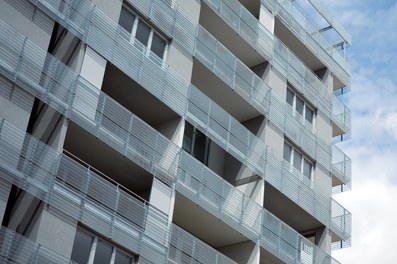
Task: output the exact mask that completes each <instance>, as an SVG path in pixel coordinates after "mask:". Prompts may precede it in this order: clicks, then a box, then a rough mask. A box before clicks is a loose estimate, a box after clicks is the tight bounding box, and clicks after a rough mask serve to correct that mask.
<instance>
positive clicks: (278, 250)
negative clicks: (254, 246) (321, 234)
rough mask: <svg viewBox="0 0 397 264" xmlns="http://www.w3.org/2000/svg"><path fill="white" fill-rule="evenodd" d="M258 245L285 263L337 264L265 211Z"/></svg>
mask: <svg viewBox="0 0 397 264" xmlns="http://www.w3.org/2000/svg"><path fill="white" fill-rule="evenodd" d="M280 238H281V239H280ZM260 244H261V246H262V247H264V248H266V249H267V250H268V251H269V252H271V253H272V254H273V255H274V256H276V257H277V258H279V259H281V260H282V261H284V262H285V263H305V264H306V263H307V264H310V263H329V264H337V263H339V262H338V261H337V260H335V259H334V258H332V257H331V256H330V255H328V254H327V253H325V252H324V251H322V250H320V249H319V248H318V247H317V246H315V245H314V244H313V243H311V242H310V241H308V240H307V239H306V238H305V237H304V236H302V235H300V234H299V233H296V232H294V230H293V229H292V228H291V227H289V226H287V225H286V224H284V223H283V222H281V221H280V220H278V219H277V217H275V216H274V215H273V214H271V213H270V212H266V211H264V214H263V224H262V236H261V239H260Z"/></svg>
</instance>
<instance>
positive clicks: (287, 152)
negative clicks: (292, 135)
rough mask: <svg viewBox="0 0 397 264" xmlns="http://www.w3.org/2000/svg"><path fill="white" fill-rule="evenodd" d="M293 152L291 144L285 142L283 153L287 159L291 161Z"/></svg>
mask: <svg viewBox="0 0 397 264" xmlns="http://www.w3.org/2000/svg"><path fill="white" fill-rule="evenodd" d="M291 154H292V147H291V146H290V145H288V144H287V143H284V153H283V157H284V159H285V160H286V161H288V162H290V161H291Z"/></svg>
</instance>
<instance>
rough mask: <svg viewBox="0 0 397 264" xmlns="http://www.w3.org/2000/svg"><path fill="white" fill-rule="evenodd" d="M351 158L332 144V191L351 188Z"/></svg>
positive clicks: (337, 191) (336, 191)
mask: <svg viewBox="0 0 397 264" xmlns="http://www.w3.org/2000/svg"><path fill="white" fill-rule="evenodd" d="M351 177H352V164H351V159H350V158H349V157H348V156H347V155H346V154H345V153H343V152H342V150H340V149H339V148H338V147H337V146H336V145H332V187H333V190H332V191H333V193H334V194H335V193H339V192H343V191H348V190H350V188H351Z"/></svg>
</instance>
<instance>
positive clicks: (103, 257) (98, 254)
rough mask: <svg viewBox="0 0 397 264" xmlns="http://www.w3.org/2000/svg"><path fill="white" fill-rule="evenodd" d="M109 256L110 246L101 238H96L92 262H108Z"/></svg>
mask: <svg viewBox="0 0 397 264" xmlns="http://www.w3.org/2000/svg"><path fill="white" fill-rule="evenodd" d="M111 257H112V246H111V245H109V244H108V243H106V242H104V241H102V240H98V243H97V246H96V250H95V258H94V264H109V263H110V259H111Z"/></svg>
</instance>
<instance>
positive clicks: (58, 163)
mask: <svg viewBox="0 0 397 264" xmlns="http://www.w3.org/2000/svg"><path fill="white" fill-rule="evenodd" d="M0 124H1V126H0V146H1V148H0V170H1V172H2V173H1V177H2V178H3V179H4V180H7V181H9V182H11V183H13V184H15V185H16V186H18V187H20V188H22V189H24V190H26V191H28V192H29V193H31V194H33V195H35V196H36V197H37V198H39V199H41V200H43V201H44V202H46V203H48V204H50V205H51V206H54V207H55V208H57V209H58V210H61V211H63V212H67V213H68V215H69V216H71V217H73V218H74V219H76V220H78V221H80V222H82V223H84V224H85V225H87V226H89V227H90V228H93V229H94V230H95V231H97V232H98V233H100V234H102V235H104V236H107V237H108V238H110V239H112V240H113V241H115V242H117V243H119V244H122V245H124V246H126V247H127V248H128V249H130V250H132V251H133V252H136V253H141V254H144V255H143V256H144V257H145V258H147V259H149V260H151V261H153V262H160V259H162V258H163V257H164V255H165V248H164V247H167V246H168V244H167V243H168V241H169V238H170V237H169V236H170V233H169V230H170V226H169V224H168V219H167V216H166V215H165V214H163V213H162V212H160V211H158V210H157V209H155V208H154V207H152V206H150V205H149V204H148V203H146V202H145V201H143V200H141V199H139V198H137V196H136V195H132V194H130V192H129V191H124V190H125V188H123V187H121V186H120V185H119V184H117V183H116V182H114V181H112V180H111V179H110V178H108V177H106V176H104V175H103V174H102V173H101V174H100V175H101V176H100V175H99V174H97V173H96V171H97V170H95V169H92V167H91V166H89V165H88V164H85V163H84V162H82V161H80V160H79V161H76V158H75V157H73V158H71V157H69V156H67V155H64V154H59V153H57V152H56V151H55V150H53V149H52V148H50V147H49V146H47V145H45V144H44V143H42V142H40V141H39V140H38V139H35V138H33V137H31V136H30V135H28V134H25V132H23V131H21V130H19V129H18V128H16V127H14V126H13V125H11V124H10V123H8V122H7V121H5V120H4V119H0ZM68 155H69V154H68ZM182 163H183V164H182ZM193 163H195V165H194V164H193ZM192 164H193V165H192ZM182 165H183V166H184V167H183V168H184V169H183V168H182V167H181V170H180V173H179V175H178V179H179V178H184V180H181V181H178V183H177V184H178V185H181V184H182V185H184V186H187V185H188V188H189V189H191V190H194V189H195V190H197V192H196V194H197V195H199V197H198V199H197V198H194V199H192V200H193V201H195V202H198V203H199V204H200V205H203V207H204V208H208V207H209V206H213V207H218V208H220V209H221V214H220V215H221V216H222V219H226V218H234V220H231V221H232V222H238V223H239V225H240V226H244V228H240V229H239V230H242V231H244V232H243V233H244V234H247V232H246V231H245V230H246V228H247V227H249V228H250V230H253V229H252V228H251V227H252V226H255V227H257V228H258V229H259V230H258V231H259V233H258V234H256V236H257V237H258V236H259V234H263V228H264V227H266V226H267V222H266V221H265V219H264V218H263V215H269V214H270V213H269V212H268V211H267V210H266V209H263V208H262V207H261V206H259V205H258V204H257V203H256V202H254V201H252V200H250V199H249V198H248V197H246V196H244V194H242V193H241V192H240V191H239V190H238V189H236V188H234V187H233V186H232V185H230V184H229V183H227V182H226V181H224V180H222V179H221V178H219V177H217V176H216V175H215V174H214V173H212V172H211V171H209V170H208V169H207V172H205V171H203V172H202V174H201V177H202V179H201V180H202V182H199V183H197V184H194V183H193V184H191V183H192V182H193V181H191V180H187V179H188V178H190V179H192V178H195V177H197V176H200V174H199V175H198V174H197V171H194V169H197V166H200V165H199V162H198V161H196V160H195V159H194V158H192V157H190V156H189V155H188V154H187V153H185V157H184V158H183V159H182V160H181V166H182ZM201 166H203V165H201ZM203 169H204V168H203ZM211 173H212V177H209V176H211ZM204 177H205V178H204ZM187 182H189V184H186V183H187ZM217 182H218V183H217ZM203 183H204V184H205V185H204V184H203ZM194 186H196V187H194ZM220 189H222V193H221V194H219V192H220V191H221V190H220ZM182 192H183V191H182ZM185 193H186V192H185ZM188 197H189V196H188ZM240 202H241V204H240ZM219 206H220V207H219ZM209 211H210V212H211V211H212V210H209ZM217 216H218V215H217ZM274 221H276V222H277V223H278V224H280V225H281V226H283V228H284V229H288V230H289V231H290V232H289V234H286V233H276V234H275V235H276V237H275V238H274V236H273V238H274V239H276V240H277V241H279V242H278V243H282V241H286V240H288V239H289V238H288V236H290V235H291V236H296V237H299V239H300V240H302V243H305V244H310V242H309V241H308V240H307V239H305V238H304V237H302V236H301V235H299V233H297V232H296V231H295V230H293V229H292V228H290V227H288V226H287V225H286V224H284V223H283V222H282V221H281V220H280V219H278V218H276V217H274V216H273V222H274ZM225 222H230V221H225ZM233 225H234V226H235V224H233ZM261 229H262V231H261ZM251 234H252V233H251ZM248 235H249V234H248ZM253 241H257V238H256V239H255V240H253ZM142 243H143V244H142ZM171 243H172V242H171ZM263 246H264V248H265V249H267V250H270V249H271V248H269V247H268V245H263ZM295 250H299V248H297V249H295ZM315 252H320V253H321V254H325V253H324V252H323V251H322V250H321V249H320V248H318V247H316V246H314V245H313V254H314V253H315ZM293 254H295V255H298V254H299V253H298V252H294V253H293ZM193 257H194V256H193ZM214 257H216V256H214ZM313 257H314V256H313ZM195 258H199V256H196V257H195Z"/></svg>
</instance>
